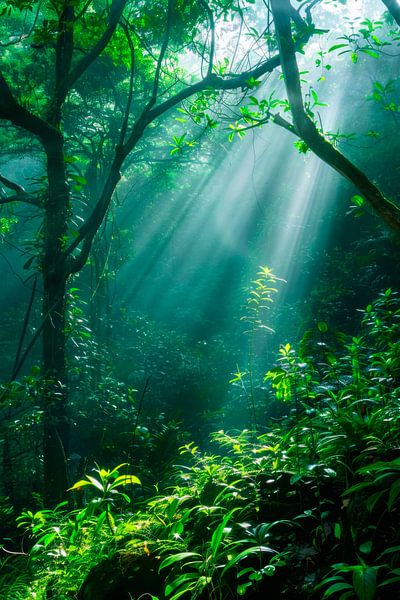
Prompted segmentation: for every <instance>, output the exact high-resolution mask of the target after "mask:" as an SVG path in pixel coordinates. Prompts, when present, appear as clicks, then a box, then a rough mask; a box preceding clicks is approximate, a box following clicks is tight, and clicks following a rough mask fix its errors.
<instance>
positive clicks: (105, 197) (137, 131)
mask: <svg viewBox="0 0 400 600" xmlns="http://www.w3.org/2000/svg"><path fill="white" fill-rule="evenodd" d="M170 5H171V0H169V6H170ZM170 17H171V15H170V13H169V16H168V20H169V19H170ZM167 27H168V26H167ZM311 36H312V29H311V28H305V29H304V30H303V33H300V34H299V38H298V40H297V42H296V48H297V47H298V48H301V47H302V46H303V45H304V44H305V43H306V42H307V41H308V40H309V38H310V37H311ZM168 40H169V33H167V34H166V36H165V38H164V43H163V48H164V50H163V49H162V50H161V52H160V55H159V58H158V65H157V69H156V75H155V84H154V87H153V95H152V98H151V100H150V102H149V103H148V104H147V105H146V106H145V108H144V110H143V112H142V114H141V115H140V116H139V118H138V119H137V121H136V123H135V124H134V126H133V128H132V130H131V133H130V135H129V137H128V139H127V141H126V142H125V144H123V145H117V147H116V150H115V152H116V153H115V158H114V161H113V163H112V165H111V168H110V171H109V175H108V177H107V179H106V182H105V184H104V188H103V191H102V194H101V196H100V199H99V201H98V202H97V204H96V206H95V207H94V209H93V211H92V213H91V214H90V216H89V217H88V219H87V220H86V222H85V223H84V224H83V225H82V227H81V228H80V230H79V234H78V236H77V237H76V238H75V239H74V241H73V242H72V243H71V244H70V246H69V247H68V249H67V250H66V254H67V255H69V265H68V271H69V273H76V272H78V271H79V270H80V269H81V268H82V267H83V265H84V264H85V262H86V260H87V258H88V256H89V253H90V248H91V244H92V242H93V239H94V237H95V235H96V232H97V230H98V228H99V227H100V225H101V222H102V220H103V219H104V217H105V215H106V214H107V211H108V208H109V206H110V203H111V199H112V195H113V193H114V190H115V188H116V186H117V184H118V182H119V180H120V178H121V175H120V169H121V167H122V165H123V163H124V161H125V159H126V157H127V156H128V154H129V153H130V152H131V151H132V150H133V149H134V148H135V146H136V144H137V143H138V142H139V140H140V139H141V137H142V135H143V133H144V131H145V129H146V127H147V125H149V123H151V122H153V121H155V120H156V119H157V118H158V117H160V116H161V115H163V114H165V113H166V112H167V111H169V110H170V109H171V108H173V107H174V106H176V105H178V104H180V103H181V102H182V101H183V100H186V99H187V98H189V97H191V96H193V95H195V94H198V93H200V92H203V91H204V90H206V89H214V90H236V89H241V88H243V89H246V88H247V87H248V85H249V80H250V79H258V78H259V77H262V76H263V75H266V74H267V73H271V72H272V71H273V70H274V69H276V67H278V66H279V65H280V62H281V59H280V56H279V54H277V55H275V56H273V57H272V58H270V59H268V60H265V61H264V62H262V63H261V64H259V65H258V66H257V67H254V69H250V70H248V71H243V72H241V73H240V74H238V75H230V76H229V77H218V76H217V75H215V74H214V73H209V74H208V75H207V76H206V77H204V78H203V79H201V80H200V81H198V82H197V83H194V84H192V85H189V86H187V87H186V88H184V89H182V90H181V91H179V92H177V93H176V94H175V95H174V96H172V97H171V98H169V99H168V100H165V101H164V102H162V103H161V104H159V105H157V106H154V107H152V108H151V106H152V104H153V99H154V94H155V95H157V90H158V83H157V81H158V78H159V75H160V70H161V63H162V60H163V56H164V53H165V50H166V48H167V45H168ZM81 243H82V248H81V250H80V253H79V255H78V256H76V257H73V256H72V253H73V252H74V250H75V249H76V248H78V246H79V245H80V244H81Z"/></svg>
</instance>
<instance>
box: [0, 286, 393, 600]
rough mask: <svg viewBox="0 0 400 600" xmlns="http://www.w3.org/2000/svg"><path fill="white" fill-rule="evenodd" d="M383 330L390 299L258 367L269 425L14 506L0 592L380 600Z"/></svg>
mask: <svg viewBox="0 0 400 600" xmlns="http://www.w3.org/2000/svg"><path fill="white" fill-rule="evenodd" d="M399 325H400V295H399V294H397V293H394V292H392V291H391V290H387V291H385V292H384V293H383V294H381V296H380V297H379V298H378V299H377V300H376V301H375V302H374V303H372V304H371V305H369V306H368V307H367V308H366V309H365V311H363V314H362V322H361V329H360V333H359V335H358V336H357V337H351V336H347V335H344V334H338V333H335V332H331V331H330V329H329V327H328V325H327V324H326V323H324V322H320V323H318V324H317V327H316V328H315V330H312V331H309V332H307V333H306V335H305V336H304V338H303V340H302V342H301V344H300V345H299V349H298V350H295V348H294V347H292V345H290V344H285V345H283V346H282V347H281V348H280V350H279V355H278V359H277V363H276V366H275V367H273V368H272V369H270V371H268V372H267V373H266V374H265V377H264V379H265V384H270V386H271V392H270V393H273V394H274V395H275V397H276V400H277V401H279V402H282V403H283V406H284V408H285V410H283V416H282V417H280V418H279V419H275V420H271V421H268V418H266V423H265V424H264V425H265V426H264V427H263V428H262V429H261V428H260V429H259V430H258V431H255V430H243V431H222V430H221V431H218V432H215V433H213V434H212V435H211V440H210V446H209V450H208V451H207V452H203V451H201V450H200V449H199V448H198V447H196V445H195V444H194V443H187V444H184V445H183V446H181V448H180V454H179V455H178V456H176V457H175V458H174V457H172V458H173V464H174V466H173V467H171V468H169V470H168V480H166V481H161V480H159V481H158V482H157V483H156V484H153V485H150V484H149V483H147V484H146V486H143V485H142V480H143V478H145V479H146V481H147V482H149V481H151V476H150V475H149V472H148V471H147V472H146V473H143V474H142V473H140V472H138V473H134V474H131V473H130V472H129V471H130V469H129V465H126V464H122V465H119V466H118V467H116V468H113V469H105V468H101V467H97V468H96V469H94V471H93V472H90V473H88V474H87V475H86V476H84V477H83V478H82V479H81V480H80V481H78V482H77V483H75V484H74V485H73V486H72V488H71V490H70V491H69V494H70V501H69V503H68V502H64V503H62V504H60V505H59V506H57V507H56V508H54V509H48V508H47V509H46V508H41V509H38V510H35V511H33V510H25V511H24V512H22V514H20V515H19V516H18V517H17V519H16V521H17V524H18V531H19V532H20V534H19V536H17V535H14V536H12V537H10V538H9V539H4V540H3V550H2V552H1V561H2V576H1V583H0V597H1V598H5V599H10V600H25V599H30V598H35V599H37V600H44V599H47V598H56V599H58V600H63V599H67V598H78V599H81V600H88V599H91V598H96V600H100V599H102V598H115V599H118V600H123V599H125V598H126V599H129V598H132V599H135V600H138V599H139V598H141V599H150V598H152V599H153V600H155V599H161V598H167V599H168V600H177V599H178V598H183V599H185V598H187V599H189V598H193V599H194V598H199V599H206V598H207V599H211V600H223V599H229V598H239V597H244V598H263V597H266V596H267V595H268V597H269V598H271V599H274V598H287V599H290V600H295V599H309V600H314V599H321V598H324V599H325V598H332V599H333V600H346V599H353V598H354V599H358V600H374V599H375V600H379V599H382V598H388V597H392V598H396V597H397V596H396V593H398V592H397V590H398V586H399V583H400V545H399V542H398V530H399V525H400V523H399V511H400V478H399V476H400V439H399V438H400V433H399V420H400V413H399V408H398V401H399V391H400V336H399V332H400V327H399ZM161 458H162V457H160V460H161ZM169 458H170V459H171V457H169ZM150 470H151V467H150ZM154 470H155V472H159V470H158V471H157V465H154ZM157 476H158V477H159V475H157ZM1 510H2V513H3V515H4V516H5V518H7V519H10V507H9V506H8V505H7V503H6V502H3V503H2V505H1Z"/></svg>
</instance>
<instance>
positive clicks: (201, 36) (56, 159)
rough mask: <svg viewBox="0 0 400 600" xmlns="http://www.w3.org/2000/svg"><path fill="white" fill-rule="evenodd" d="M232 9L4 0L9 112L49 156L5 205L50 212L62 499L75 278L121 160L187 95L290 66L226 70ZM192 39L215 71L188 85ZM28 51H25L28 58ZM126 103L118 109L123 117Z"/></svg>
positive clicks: (55, 427)
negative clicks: (218, 61)
mask: <svg viewBox="0 0 400 600" xmlns="http://www.w3.org/2000/svg"><path fill="white" fill-rule="evenodd" d="M233 9H234V5H233V3H231V2H221V3H215V4H214V5H213V6H212V7H211V6H209V5H208V4H207V3H206V2H205V1H203V2H201V3H200V4H197V3H195V2H192V3H187V2H180V1H174V0H169V1H168V5H167V6H163V7H161V8H160V9H159V8H158V7H157V5H156V4H155V5H153V4H152V3H151V2H148V3H143V4H142V5H141V6H140V7H139V8H134V7H132V6H131V5H130V4H129V3H128V2H127V1H126V0H113V2H112V3H111V4H110V5H109V6H108V5H107V4H106V3H101V4H100V5H97V4H96V5H92V3H90V2H89V3H83V2H78V3H77V2H72V1H71V0H62V1H59V2H55V3H50V2H49V3H42V4H40V3H36V2H27V3H20V2H15V1H8V2H7V4H6V7H5V8H4V9H3V17H4V16H6V17H7V18H8V20H9V23H8V28H9V29H8V35H7V37H6V39H8V42H6V43H5V44H4V45H3V46H5V53H6V55H7V58H8V60H7V63H6V66H5V68H4V69H3V72H2V73H1V74H0V94H1V96H0V118H1V119H2V120H3V121H6V122H9V123H11V124H12V125H13V126H14V127H15V128H17V131H18V132H19V135H20V137H22V136H32V137H33V138H34V139H35V140H36V142H38V148H37V151H38V152H40V153H42V154H43V155H44V161H45V172H46V183H45V190H44V193H43V195H42V196H39V195H38V194H36V195H35V194H32V193H29V192H26V191H25V189H24V187H23V186H22V185H21V184H19V183H17V182H15V181H11V180H10V179H9V178H8V177H5V176H2V178H1V183H2V184H3V186H4V187H6V188H8V189H9V190H11V192H12V193H11V195H9V196H6V195H3V197H2V199H1V204H3V205H4V204H8V203H11V202H25V203H29V204H31V205H34V206H35V207H37V208H38V209H40V210H41V211H42V212H43V223H42V228H41V233H40V236H41V245H42V248H41V253H40V257H39V270H40V272H41V275H42V279H43V307H42V316H43V323H42V326H41V328H40V329H41V333H42V340H43V377H44V378H45V380H46V381H47V382H48V384H47V389H46V392H45V394H44V398H43V410H44V442H43V456H44V479H45V489H46V493H47V496H48V498H47V499H48V500H49V501H58V500H60V499H61V498H62V497H63V495H64V493H65V490H66V488H67V485H68V482H67V467H66V456H67V455H68V443H69V426H68V416H67V398H68V394H67V377H66V354H65V353H66V350H65V348H66V291H67V281H68V280H69V278H70V277H71V276H73V274H75V273H78V272H79V271H80V270H81V269H82V268H83V267H84V265H85V264H86V262H87V259H88V256H89V253H90V250H91V247H92V243H93V240H94V238H95V236H96V233H97V232H98V230H99V228H100V226H101V224H102V223H103V221H104V219H105V217H106V215H107V212H108V210H109V207H110V203H111V201H112V197H113V193H114V191H115V189H116V186H117V184H118V182H119V181H120V178H121V169H122V168H123V166H124V164H125V163H126V162H127V159H128V157H129V156H130V155H131V154H132V151H133V150H134V149H135V148H136V147H137V145H138V143H139V141H140V140H141V139H142V137H143V135H144V133H145V131H146V130H147V129H148V128H149V126H150V125H151V124H152V123H153V122H154V121H155V120H156V119H159V118H160V117H161V116H162V115H164V114H165V113H166V112H167V111H169V110H171V109H172V108H174V107H175V106H177V105H179V104H180V103H181V102H182V101H183V100H185V99H187V98H190V97H192V96H194V95H198V94H201V93H204V94H206V95H207V94H209V93H210V90H221V91H222V90H236V89H246V88H248V87H251V86H252V82H253V81H256V80H257V79H258V78H259V77H262V76H263V75H265V74H267V73H270V72H272V71H273V70H274V69H275V68H276V67H277V66H278V65H279V55H278V54H277V53H275V54H274V55H272V56H271V57H270V58H269V57H265V59H264V60H262V61H257V62H256V64H253V66H252V67H250V68H248V69H246V70H244V71H243V70H242V71H240V72H236V73H230V74H225V73H223V72H221V73H220V74H217V73H216V72H215V70H214V68H215V64H214V62H215V37H216V31H215V21H216V19H218V17H224V16H226V15H227V14H228V13H230V12H231V11H232V10H233ZM242 18H243V12H242V11H241V13H240V19H242ZM104 21H105V23H106V24H105V26H103V22H104ZM16 26H18V28H19V30H20V34H19V35H17V36H15V35H14V31H15V30H16V29H15V27H16ZM196 31H197V32H198V34H197V38H198V39H196ZM311 33H312V28H307V29H306V30H305V33H304V37H303V39H302V42H305V41H306V39H307V38H308V37H309V36H310V35H311ZM157 39H161V42H160V43H158V42H157ZM185 44H189V45H191V48H192V49H193V52H196V53H197V54H198V55H200V56H201V57H202V69H203V68H204V74H202V76H201V77H200V78H198V79H197V81H195V82H193V83H189V84H185V83H181V82H180V76H181V74H182V70H181V69H180V67H179V64H178V63H177V61H176V59H175V56H176V54H174V53H176V52H178V51H179V50H180V48H181V47H183V46H184V45H185ZM197 44H198V46H197ZM207 48H208V58H207V59H206V58H205V53H206V51H207ZM157 49H158V55H157V56H156V52H157ZM12 51H14V53H15V55H14V56H13V52H12ZM39 56H40V57H41V58H42V60H43V62H44V64H45V66H46V68H47V69H48V72H49V73H50V75H49V77H48V79H47V80H46V81H44V82H43V81H40V76H42V74H41V73H40V72H39V73H38V70H37V64H35V63H36V61H37V60H38V57H39ZM19 59H22V62H18V61H19ZM96 63H98V64H96ZM99 65H100V67H101V66H102V67H103V69H102V70H103V73H104V71H105V68H106V69H107V68H109V69H111V75H110V76H109V83H110V84H111V86H112V87H113V88H114V90H112V92H111V94H109V93H108V92H107V91H106V90H105V86H104V83H103V86H99V89H97V90H96V89H94V90H93V92H94V94H93V93H92V94H91V91H92V90H91V83H90V77H93V76H94V77H96V74H97V77H98V73H96V68H97V69H98V68H99ZM234 66H235V65H232V67H233V68H234ZM39 71H40V70H39ZM32 79H33V80H35V79H36V82H35V81H32ZM32 83H33V86H32ZM35 83H36V87H35ZM115 88H120V89H115ZM113 91H115V94H114V98H113V99H112V95H113ZM99 92H100V93H101V94H102V95H103V96H105V98H107V100H108V103H109V106H108V111H107V110H104V109H103V111H102V112H103V115H101V114H100V112H101V111H100V112H99V106H96V96H95V94H96V93H99ZM77 105H78V106H77ZM110 107H111V110H110ZM74 111H75V113H77V112H78V113H79V114H80V117H81V118H82V119H83V136H81V139H80V140H76V137H77V132H76V131H74V132H73V133H72V132H71V130H70V129H69V128H68V124H69V123H68V122H69V121H70V122H72V121H73V116H74ZM105 113H108V114H105ZM115 113H117V114H118V117H119V123H118V124H117V123H116V119H115ZM102 117H103V118H104V119H105V120H106V121H107V123H106V126H105V129H106V132H107V141H108V142H110V140H111V142H113V141H114V140H116V143H114V147H112V143H111V144H110V143H108V148H107V153H106V159H105V161H103V166H104V165H105V173H104V182H99V181H97V184H98V185H97V186H94V194H95V195H96V198H95V202H94V204H93V207H92V208H91V210H90V209H89V211H87V212H86V215H85V217H84V222H83V223H82V225H81V226H80V228H79V229H78V230H76V228H74V227H71V222H72V221H73V220H74V217H75V216H76V215H73V214H72V199H73V195H74V193H75V191H76V188H78V191H80V190H79V188H82V187H83V185H84V184H85V183H86V179H85V178H83V177H81V178H80V179H79V176H78V177H77V176H76V175H75V176H74V177H71V176H70V173H69V170H68V166H69V164H70V161H71V160H73V159H71V155H72V152H71V151H70V148H71V147H72V148H73V150H75V152H79V151H80V150H79V146H78V147H77V146H76V145H75V147H74V143H73V142H74V141H75V140H76V141H77V143H78V144H80V145H81V146H83V150H84V152H85V151H87V146H88V141H87V138H86V139H85V137H84V136H85V134H88V130H89V129H90V127H89V125H88V122H90V121H95V120H96V119H98V120H100V121H101V118H102ZM116 127H117V130H116V131H117V133H116V131H115V128H116ZM97 129H100V128H98V127H97ZM98 137H99V138H100V140H99V139H96V140H95V139H94V136H93V137H92V142H93V145H94V146H95V148H94V152H93V153H92V159H93V160H92V161H91V164H90V163H89V164H87V171H88V172H89V171H90V168H92V172H94V173H95V171H96V168H97V167H98V160H97V159H98V157H99V154H100V153H101V152H102V151H103V149H104V139H103V140H101V135H100V136H98ZM74 138H75V139H74ZM84 152H83V153H84ZM80 153H81V154H82V151H81V152H80ZM96 156H97V158H96ZM77 184H78V185H77ZM96 187H97V189H96Z"/></svg>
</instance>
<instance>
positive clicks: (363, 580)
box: [353, 565, 376, 600]
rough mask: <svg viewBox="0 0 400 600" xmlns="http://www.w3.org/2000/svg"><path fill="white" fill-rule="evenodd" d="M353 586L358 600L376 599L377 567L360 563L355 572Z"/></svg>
mask: <svg viewBox="0 0 400 600" xmlns="http://www.w3.org/2000/svg"><path fill="white" fill-rule="evenodd" d="M353 586H354V589H355V591H356V594H357V598H358V600H374V597H375V592H376V569H375V568H374V567H363V566H362V565H360V566H359V568H357V570H355V571H354V572H353Z"/></svg>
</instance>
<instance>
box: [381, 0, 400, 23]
mask: <svg viewBox="0 0 400 600" xmlns="http://www.w3.org/2000/svg"><path fill="white" fill-rule="evenodd" d="M382 2H383V4H384V5H385V6H386V8H387V9H388V11H389V12H390V14H391V15H392V17H393V19H394V20H395V21H396V23H397V25H399V27H400V4H399V3H398V0H382Z"/></svg>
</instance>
